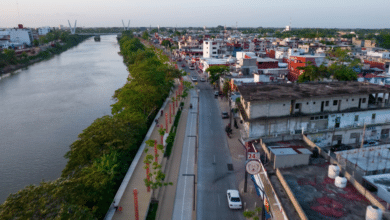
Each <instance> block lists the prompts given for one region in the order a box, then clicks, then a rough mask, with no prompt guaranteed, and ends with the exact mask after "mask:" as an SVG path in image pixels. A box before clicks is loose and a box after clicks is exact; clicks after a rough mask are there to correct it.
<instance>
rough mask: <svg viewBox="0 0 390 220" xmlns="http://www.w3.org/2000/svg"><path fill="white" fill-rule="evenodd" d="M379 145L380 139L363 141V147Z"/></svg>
mask: <svg viewBox="0 0 390 220" xmlns="http://www.w3.org/2000/svg"><path fill="white" fill-rule="evenodd" d="M376 145H378V141H375V140H367V141H364V142H363V147H372V146H376Z"/></svg>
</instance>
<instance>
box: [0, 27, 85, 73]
mask: <svg viewBox="0 0 390 220" xmlns="http://www.w3.org/2000/svg"><path fill="white" fill-rule="evenodd" d="M88 37H90V36H86V35H69V33H68V32H61V31H54V32H49V33H48V34H47V35H46V36H41V37H40V40H39V41H38V40H34V41H33V44H34V45H36V46H38V45H42V44H46V43H48V42H55V41H58V40H60V41H61V43H59V42H56V43H55V44H53V46H50V47H49V48H47V49H46V50H44V51H40V52H39V53H38V54H35V55H31V56H28V55H27V54H26V53H22V54H20V55H17V54H16V53H15V51H14V50H13V49H5V50H4V52H3V53H0V70H1V69H2V68H4V67H7V66H11V65H17V64H28V63H32V62H33V61H39V60H43V59H48V58H51V57H52V56H54V55H55V54H60V53H62V52H64V51H66V50H68V49H69V48H71V47H74V46H76V45H77V44H79V43H81V42H82V41H84V40H85V39H87V38H88Z"/></svg>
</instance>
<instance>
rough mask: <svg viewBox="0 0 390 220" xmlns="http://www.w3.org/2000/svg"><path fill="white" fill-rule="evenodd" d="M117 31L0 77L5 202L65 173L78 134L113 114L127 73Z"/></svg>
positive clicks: (0, 177) (0, 187) (0, 195)
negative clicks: (20, 192)
mask: <svg viewBox="0 0 390 220" xmlns="http://www.w3.org/2000/svg"><path fill="white" fill-rule="evenodd" d="M118 51H119V46H118V44H117V40H116V36H114V35H109V36H101V42H95V41H94V40H93V38H89V39H88V40H86V41H84V42H83V43H81V44H79V45H78V46H77V47H74V48H72V49H70V50H68V51H66V52H64V53H62V54H60V55H57V56H56V57H54V58H52V59H50V60H48V61H43V62H40V63H37V64H35V65H32V66H30V67H28V69H26V70H22V71H18V73H17V74H14V75H11V76H9V77H6V78H3V79H1V80H0V203H3V202H4V201H5V199H6V198H7V197H8V195H9V194H10V193H15V192H17V191H18V190H20V189H22V188H24V187H25V186H27V185H29V184H39V182H40V181H41V180H43V179H44V180H54V179H56V178H58V177H60V175H61V171H62V169H63V168H64V167H65V165H66V162H67V160H66V159H65V158H64V157H63V156H64V155H65V153H66V152H67V151H68V150H69V146H70V144H71V143H72V142H74V141H75V140H76V139H77V135H78V134H79V133H81V132H82V130H83V129H85V128H86V127H88V126H89V125H90V124H91V123H92V122H93V121H94V120H95V119H96V118H99V117H102V116H103V115H107V114H110V113H111V107H110V105H111V104H113V103H114V101H113V100H112V98H111V97H112V95H113V94H114V91H115V90H116V89H118V88H120V87H122V86H123V85H124V84H125V83H126V79H127V76H128V72H127V70H126V66H125V65H124V64H123V62H122V57H121V56H119V55H118Z"/></svg>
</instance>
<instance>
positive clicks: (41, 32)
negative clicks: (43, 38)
mask: <svg viewBox="0 0 390 220" xmlns="http://www.w3.org/2000/svg"><path fill="white" fill-rule="evenodd" d="M49 32H50V27H48V26H47V27H41V28H38V35H46V34H47V33H49Z"/></svg>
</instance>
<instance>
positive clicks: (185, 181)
mask: <svg viewBox="0 0 390 220" xmlns="http://www.w3.org/2000/svg"><path fill="white" fill-rule="evenodd" d="M193 121H194V120H192V119H191V127H190V134H192V122H193ZM187 139H188V145H187V161H186V163H187V164H186V174H187V172H188V158H189V154H190V150H189V148H190V141H191V140H190V138H188V137H187ZM193 178H195V177H193ZM186 185H187V178H185V179H184V193H183V203H182V205H181V219H183V214H184V198H185V196H186V191H187V190H186ZM194 187H195V186H194Z"/></svg>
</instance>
